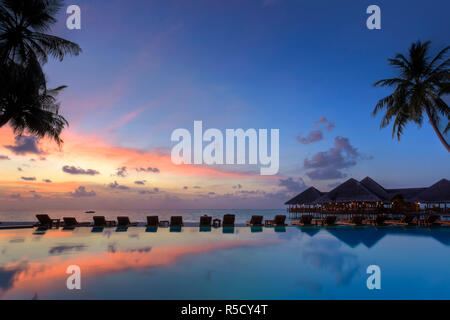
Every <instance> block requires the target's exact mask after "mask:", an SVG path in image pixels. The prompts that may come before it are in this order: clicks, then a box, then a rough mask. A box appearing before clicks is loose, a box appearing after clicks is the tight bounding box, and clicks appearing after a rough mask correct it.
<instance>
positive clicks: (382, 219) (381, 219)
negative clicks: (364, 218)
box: [372, 214, 388, 226]
mask: <svg viewBox="0 0 450 320" xmlns="http://www.w3.org/2000/svg"><path fill="white" fill-rule="evenodd" d="M386 220H387V216H385V215H384V214H381V215H377V216H376V217H375V219H373V220H372V223H373V224H374V225H376V226H387V225H388V224H387V223H386Z"/></svg>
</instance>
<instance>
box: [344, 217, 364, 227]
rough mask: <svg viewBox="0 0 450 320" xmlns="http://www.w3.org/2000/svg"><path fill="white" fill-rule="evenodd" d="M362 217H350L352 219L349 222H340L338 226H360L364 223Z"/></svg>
mask: <svg viewBox="0 0 450 320" xmlns="http://www.w3.org/2000/svg"><path fill="white" fill-rule="evenodd" d="M363 221H364V217H363V216H352V218H351V219H350V220H349V221H342V222H340V224H343V225H348V226H362V225H363V224H364V223H363Z"/></svg>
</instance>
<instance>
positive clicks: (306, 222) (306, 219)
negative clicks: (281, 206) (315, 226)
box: [292, 215, 313, 226]
mask: <svg viewBox="0 0 450 320" xmlns="http://www.w3.org/2000/svg"><path fill="white" fill-rule="evenodd" d="M312 220H313V216H311V215H305V216H301V217H300V221H298V222H292V225H293V226H310V225H311V224H312Z"/></svg>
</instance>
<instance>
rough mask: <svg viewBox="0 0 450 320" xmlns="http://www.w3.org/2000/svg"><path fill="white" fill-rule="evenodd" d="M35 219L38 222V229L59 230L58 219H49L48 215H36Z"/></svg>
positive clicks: (59, 222)
mask: <svg viewBox="0 0 450 320" xmlns="http://www.w3.org/2000/svg"><path fill="white" fill-rule="evenodd" d="M36 218H37V219H38V221H39V225H38V226H39V227H47V228H50V229H51V228H53V226H55V227H56V228H59V225H60V224H61V221H60V220H59V219H51V218H50V217H49V216H48V214H38V215H36Z"/></svg>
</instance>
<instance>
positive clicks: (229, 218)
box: [36, 214, 235, 228]
mask: <svg viewBox="0 0 450 320" xmlns="http://www.w3.org/2000/svg"><path fill="white" fill-rule="evenodd" d="M36 218H37V219H38V221H39V224H38V225H37V226H39V227H47V228H54V227H55V228H59V227H60V226H63V227H89V226H93V227H116V226H117V227H135V226H138V225H139V223H138V222H131V221H130V218H128V217H117V222H116V221H111V220H106V218H105V217H104V216H96V217H93V220H94V222H93V224H91V223H90V222H78V221H77V219H76V218H74V217H65V218H63V221H62V222H61V221H60V220H59V219H52V218H50V217H49V216H48V215H47V214H38V215H36ZM212 225H213V220H212V217H209V216H202V217H201V218H200V226H201V227H211V226H212ZM221 225H223V226H224V227H234V225H235V215H232V214H226V215H224V217H223V222H221ZM146 226H147V227H160V226H171V227H182V226H184V223H183V217H181V216H174V217H171V218H170V221H160V220H159V217H158V216H149V217H147V224H146Z"/></svg>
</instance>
